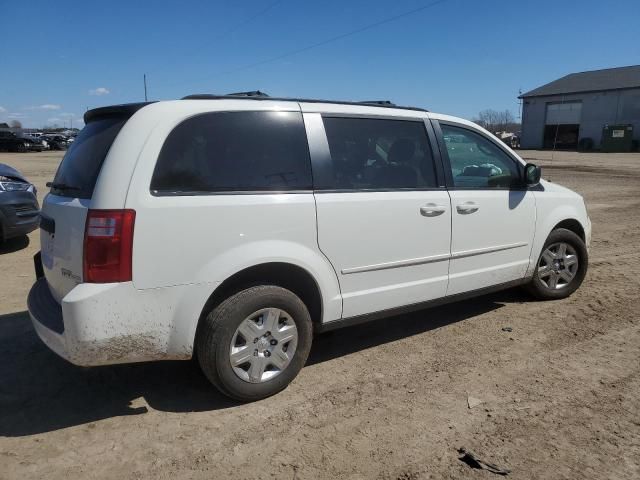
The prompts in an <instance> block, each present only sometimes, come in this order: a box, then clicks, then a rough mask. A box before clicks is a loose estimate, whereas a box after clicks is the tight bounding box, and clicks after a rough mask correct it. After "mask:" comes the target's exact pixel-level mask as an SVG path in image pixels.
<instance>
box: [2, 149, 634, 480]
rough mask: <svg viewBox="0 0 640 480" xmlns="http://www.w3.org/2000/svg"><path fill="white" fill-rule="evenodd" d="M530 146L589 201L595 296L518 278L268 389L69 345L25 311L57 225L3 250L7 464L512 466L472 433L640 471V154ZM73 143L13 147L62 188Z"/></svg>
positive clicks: (425, 470)
mask: <svg viewBox="0 0 640 480" xmlns="http://www.w3.org/2000/svg"><path fill="white" fill-rule="evenodd" d="M520 153H521V154H522V155H523V156H524V157H525V158H526V159H529V160H530V161H535V162H537V163H539V164H540V165H542V166H543V167H544V171H543V176H544V177H545V178H547V179H551V180H552V181H554V182H558V183H561V184H563V185H566V186H568V187H570V188H572V189H575V190H577V191H578V192H580V193H581V194H583V195H584V196H585V197H586V199H587V203H588V207H589V212H590V215H591V219H592V221H593V230H594V233H593V242H592V246H591V262H590V263H591V265H590V270H589V274H588V276H587V279H586V281H585V284H584V285H583V286H582V288H581V289H580V290H578V292H577V293H576V294H575V295H573V296H572V297H571V298H569V299H567V300H562V301H557V302H534V301H531V300H530V298H528V297H527V296H526V295H525V294H523V293H522V292H521V291H519V290H511V291H506V292H502V293H499V294H494V295H490V296H486V297H482V298H478V299H474V300H470V301H466V302H463V303H459V304H456V305H450V306H447V307H442V308H437V309H433V310H426V311H422V312H417V313H414V314H411V315H405V316H401V317H394V318H389V319H385V320H382V321H378V322H375V323H372V324H365V325H361V326H358V327H352V328H349V329H345V330H341V331H336V332H333V333H331V334H328V335H325V336H321V337H319V338H317V339H316V341H315V344H314V348H313V350H312V354H311V359H310V361H309V364H308V366H307V367H305V368H304V369H303V370H302V372H301V373H300V375H299V377H298V378H297V380H296V381H295V382H294V383H293V384H292V385H291V386H290V387H289V388H288V389H287V390H285V391H284V392H283V393H281V394H279V395H277V396H275V397H272V398H270V399H267V400H264V401H260V402H257V403H253V404H247V405H242V404H236V403H233V402H231V401H229V400H226V399H225V398H224V397H222V396H220V395H219V394H218V393H217V392H216V391H215V390H214V389H213V387H211V386H210V385H209V384H208V383H207V382H206V380H205V379H204V377H203V375H202V374H200V373H199V371H198V369H197V368H196V367H195V365H194V364H193V363H191V362H157V363H149V364H137V365H121V366H114V367H100V368H91V369H88V368H79V367H75V366H73V365H70V364H68V363H66V362H65V361H63V360H62V359H59V358H58V357H56V356H55V355H54V354H53V353H51V352H50V351H49V350H48V349H47V348H46V347H44V346H43V345H42V344H41V342H40V341H39V339H38V338H37V337H36V335H35V333H34V331H33V329H32V327H31V325H30V321H29V318H28V315H27V313H26V312H25V302H26V296H27V292H28V289H29V287H30V286H31V284H32V282H33V266H32V261H31V257H32V255H33V254H34V253H35V252H36V251H37V250H38V248H39V245H38V244H39V241H38V234H37V232H35V233H33V234H31V235H30V236H29V241H28V242H27V241H26V240H22V241H13V242H11V243H9V244H7V245H4V246H1V247H0V272H1V273H0V478H1V479H14V478H15V479H18V478H19V479H22V480H24V479H31V478H47V479H49V480H56V479H67V478H91V479H93V478H109V479H111V478H113V479H121V478H150V479H151V478H152V479H164V478H167V479H169V478H171V479H175V478H196V479H200V478H202V479H205V478H206V479H211V478H238V479H243V478H288V479H294V478H296V479H316V478H318V479H323V478H327V479H336V478H340V479H342V478H348V479H371V478H384V479H424V478H434V479H441V478H453V479H468V478H479V479H483V478H487V479H488V478H496V477H495V476H494V474H492V473H489V472H486V471H482V470H472V469H470V467H469V466H467V465H466V464H464V463H462V462H460V461H459V460H458V454H457V452H456V449H457V448H459V447H465V448H467V449H470V450H472V451H473V452H475V453H476V454H477V455H478V456H480V457H482V458H484V459H486V460H488V461H490V462H493V463H496V464H497V465H499V466H504V467H508V468H510V469H511V470H512V472H511V474H510V475H509V477H507V478H516V479H530V478H539V479H550V478H553V479H565V478H566V479H578V478H579V479H603V478H608V479H632V478H633V479H638V478H640V400H639V398H640V301H638V297H639V296H640V275H639V274H640V252H639V249H638V247H639V246H640V213H639V212H640V195H639V194H640V173H639V172H640V169H639V167H640V154H607V155H605V154H577V153H567V152H561V153H559V152H556V153H555V154H554V155H553V158H552V154H551V152H533V151H523V152H520ZM60 157H61V155H60V154H59V153H54V152H51V153H47V152H45V153H40V154H0V162H1V163H8V164H10V165H12V166H14V167H17V168H18V169H20V170H21V171H22V172H23V173H24V174H26V175H27V176H28V178H30V179H31V180H32V181H33V182H35V183H36V185H37V187H38V189H39V191H40V194H41V195H42V194H43V193H44V192H45V191H46V189H45V186H44V184H45V182H46V181H48V180H50V179H51V178H52V176H53V173H54V171H55V169H56V167H57V164H58V162H59V160H60ZM507 326H508V327H511V328H512V331H511V332H505V331H503V330H502V328H503V327H507ZM468 396H472V397H474V398H477V399H480V400H482V403H481V404H480V405H478V406H475V407H474V408H471V409H470V408H469V407H468V405H467V399H468Z"/></svg>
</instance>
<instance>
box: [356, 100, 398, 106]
mask: <svg viewBox="0 0 640 480" xmlns="http://www.w3.org/2000/svg"><path fill="white" fill-rule="evenodd" d="M356 103H362V104H363V105H384V106H385V107H395V106H396V104H395V103H393V102H392V101H391V100H366V101H363V102H356Z"/></svg>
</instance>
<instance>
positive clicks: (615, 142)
mask: <svg viewBox="0 0 640 480" xmlns="http://www.w3.org/2000/svg"><path fill="white" fill-rule="evenodd" d="M632 148H633V125H605V126H604V128H603V129H602V151H603V152H630V151H631V150H632Z"/></svg>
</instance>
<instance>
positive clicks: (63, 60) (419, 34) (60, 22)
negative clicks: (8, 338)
mask: <svg viewBox="0 0 640 480" xmlns="http://www.w3.org/2000/svg"><path fill="white" fill-rule="evenodd" d="M430 3H434V2H433V0H432V1H431V2H430V1H428V0H396V1H393V2H391V1H383V0H351V1H349V0H343V1H339V0H324V1H322V2H320V1H315V2H313V1H307V2H304V1H294V0H280V1H275V0H245V1H243V2H233V1H230V0H229V1H182V2H177V1H176V2H168V1H162V0H156V1H154V2H133V1H131V0H129V1H116V0H112V1H108V2H93V1H87V0H85V1H56V2H45V1H33V0H32V1H28V2H16V1H13V0H0V11H2V12H3V21H2V30H1V31H2V38H3V45H4V46H3V48H2V54H1V55H0V85H1V86H0V122H2V121H10V120H12V119H19V120H20V121H21V122H22V123H23V124H24V126H29V127H40V126H42V125H44V124H53V123H57V124H59V125H62V124H66V125H69V124H70V119H73V125H74V126H81V125H82V123H81V118H82V114H83V113H84V111H85V110H86V109H87V108H93V107H97V106H102V105H109V104H114V103H125V102H134V101H140V100H143V99H144V91H143V83H142V75H143V73H147V78H148V87H149V97H150V99H154V100H157V99H171V98H179V97H181V96H184V95H187V94H190V93H229V92H234V91H243V90H254V89H260V90H263V91H266V92H267V93H269V94H271V95H272V96H299V97H319V98H330V99H341V100H370V99H390V100H392V101H394V102H395V103H398V104H403V105H415V106H421V107H424V108H428V109H430V110H433V111H438V112H443V113H449V114H453V115H459V116H462V117H466V118H471V117H473V116H474V115H475V114H477V112H479V111H480V110H483V109H486V108H493V109H497V110H503V109H510V110H512V111H513V113H514V114H516V115H517V111H518V103H517V98H516V97H517V95H518V90H519V89H522V90H523V91H527V90H530V89H533V88H535V87H538V86H540V85H542V84H544V83H547V82H549V81H551V80H554V79H556V78H558V77H561V76H563V75H565V74H567V73H571V72H577V71H584V70H592V69H598V68H607V67H615V66H623V65H634V64H640V33H639V32H640V29H639V27H638V18H640V2H639V1H638V0H616V1H615V2H603V1H595V0H585V1H578V0H566V1H558V0H537V1H528V2H525V1H513V0H511V1H506V0H505V1H502V0H486V1H472V0H441V2H439V3H437V4H435V5H433V6H431V7H429V8H426V9H424V10H421V11H419V12H415V13H413V14H410V15H406V16H403V17H401V18H398V19H397V20H394V21H391V22H388V23H384V24H381V25H378V26H376V27H372V28H369V29H366V30H364V31H362V32H360V33H357V34H354V35H350V36H347V37H344V38H340V39H338V40H336V41H332V42H329V43H326V44H324V45H321V46H318V47H315V48H310V49H307V50H305V51H303V52H299V53H294V54H291V55H287V54H288V53H290V52H295V51H296V50H300V49H303V48H305V47H307V46H311V45H315V44H318V43H321V42H323V41H325V40H327V39H332V38H334V37H337V36H340V35H342V34H345V33H348V32H352V31H355V30H358V29H361V28H362V27H366V26H368V25H372V24H375V23H377V22H380V21H382V20H385V19H388V18H391V17H394V16H397V15H401V14H403V13H404V12H408V11H411V10H414V9H417V8H419V7H422V6H424V5H428V4H430ZM261 12H262V13H261ZM258 14H259V15H258ZM278 57H280V58H278ZM271 59H275V60H271ZM256 64H258V65H256Z"/></svg>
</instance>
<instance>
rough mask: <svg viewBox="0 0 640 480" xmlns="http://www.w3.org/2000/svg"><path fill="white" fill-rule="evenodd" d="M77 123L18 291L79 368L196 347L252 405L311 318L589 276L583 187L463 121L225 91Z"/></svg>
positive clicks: (367, 316) (288, 368)
mask: <svg viewBox="0 0 640 480" xmlns="http://www.w3.org/2000/svg"><path fill="white" fill-rule="evenodd" d="M85 122H86V126H85V127H84V129H83V130H82V132H81V133H80V135H79V136H78V138H77V140H76V141H75V142H74V143H73V145H72V146H71V147H70V149H69V151H68V152H67V153H66V155H65V157H64V159H63V160H62V163H61V164H60V167H59V169H58V171H57V173H56V176H55V179H54V181H53V182H52V183H51V184H49V186H50V187H51V192H50V193H49V194H48V195H47V197H46V198H45V200H44V204H43V206H42V220H41V244H42V247H41V248H42V250H41V253H39V254H38V255H36V258H35V261H36V276H37V277H38V280H37V281H36V283H35V284H34V286H33V288H32V290H31V292H30V294H29V299H28V304H29V312H30V314H31V318H32V320H33V324H34V326H35V329H36V331H37V333H38V335H39V336H40V338H41V339H42V340H43V341H44V342H45V343H46V344H47V345H48V346H49V347H50V348H51V349H52V350H54V351H55V352H56V353H58V354H59V355H61V356H62V357H64V358H66V359H68V360H69V361H70V362H72V363H75V364H78V365H104V364H111V363H121V362H137V361H146V360H159V359H189V358H191V357H192V356H194V355H195V356H197V359H198V361H199V363H200V365H201V367H202V369H203V370H204V372H205V374H206V375H207V377H208V378H209V379H210V380H211V381H212V382H213V383H214V384H215V385H216V386H217V387H218V388H219V389H220V390H221V391H222V392H223V393H225V394H227V395H229V396H231V397H234V398H236V399H241V400H255V399H259V398H264V397H266V396H268V395H272V394H274V393H276V392H278V391H280V390H282V389H283V388H285V387H286V386H287V385H288V384H289V383H290V382H291V381H292V380H293V378H294V377H295V376H296V375H297V373H298V372H299V371H300V369H301V368H302V367H303V365H304V364H305V361H306V359H307V356H308V354H309V349H310V348H311V341H312V338H313V333H314V332H316V333H318V332H322V331H326V330H330V329H334V328H338V327H342V326H345V325H351V324H354V323H358V322H363V321H367V320H371V319H374V318H379V317H381V316H388V315H391V314H396V313H398V312H402V311H407V310H415V309H422V308H425V307H427V306H430V305H434V304H441V303H443V302H451V301H455V300H459V299H461V298H466V297H469V296H473V295H479V294H483V293H486V292H489V291H494V290H498V289H503V288H506V287H510V286H514V285H527V286H528V288H529V290H530V291H531V292H533V293H534V294H535V295H536V296H537V297H538V298H542V299H556V298H563V297H566V296H568V295H570V294H571V293H572V292H574V291H575V290H576V289H577V288H578V286H579V285H580V283H581V282H582V280H583V279H584V276H585V273H586V270H587V245H588V244H589V240H590V236H591V224H590V221H589V217H588V216H587V211H586V208H585V204H584V202H583V199H582V197H581V196H580V195H577V194H576V193H574V192H572V191H570V190H568V189H566V188H563V187H561V186H559V185H555V184H552V183H549V182H546V181H543V180H540V169H539V168H538V167H536V166H535V165H532V164H525V162H524V161H523V160H522V159H521V158H520V157H518V155H516V154H515V153H514V152H513V151H511V150H510V149H509V148H508V147H506V146H505V145H504V144H503V143H502V142H500V141H499V140H498V139H497V138H495V137H494V136H492V135H491V134H489V133H488V132H486V131H485V130H483V129H482V128H480V127H478V126H477V125H475V124H473V123H470V122H468V121H466V120H462V119H459V118H454V117H450V116H446V115H439V114H434V113H430V112H428V111H425V110H421V109H417V108H404V107H397V106H395V105H392V104H389V103H387V102H363V103H348V102H328V101H316V100H300V99H275V98H270V97H267V96H265V95H264V94H257V95H256V94H254V95H246V96H243V95H242V94H234V95H227V96H213V95H195V96H190V97H186V98H184V99H182V100H176V101H165V102H157V103H144V104H130V105H118V106H113V107H105V108H98V109H95V110H91V111H89V112H87V113H86V114H85Z"/></svg>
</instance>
